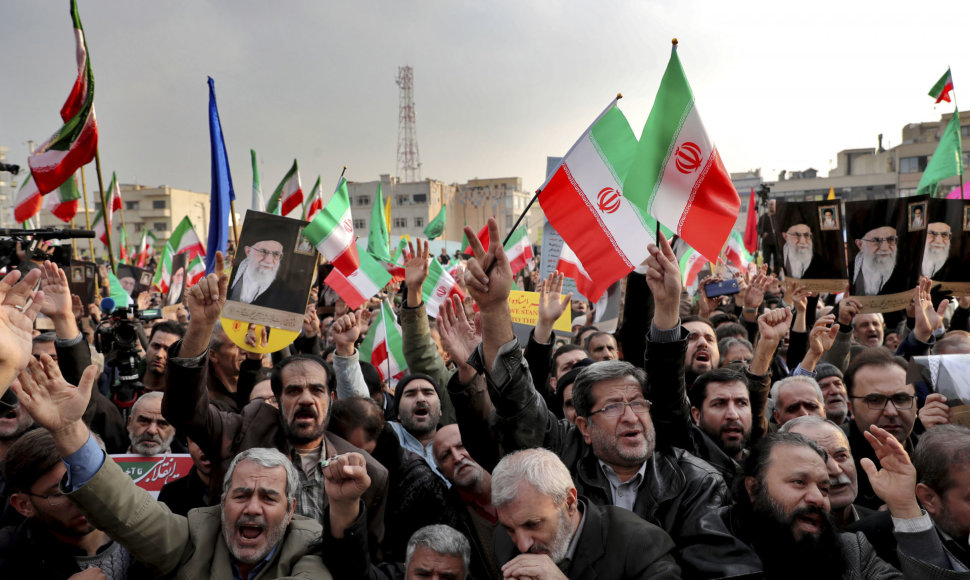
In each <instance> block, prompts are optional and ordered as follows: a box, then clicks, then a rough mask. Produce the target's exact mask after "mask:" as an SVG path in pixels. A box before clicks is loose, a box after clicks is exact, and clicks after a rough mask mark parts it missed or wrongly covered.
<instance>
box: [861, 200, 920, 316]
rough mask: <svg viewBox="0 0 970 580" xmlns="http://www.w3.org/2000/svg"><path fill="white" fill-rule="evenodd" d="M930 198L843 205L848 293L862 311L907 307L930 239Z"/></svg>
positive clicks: (894, 309)
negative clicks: (928, 220)
mask: <svg viewBox="0 0 970 580" xmlns="http://www.w3.org/2000/svg"><path fill="white" fill-rule="evenodd" d="M928 201H929V200H928V197H927V196H922V195H921V196H914V197H906V198H900V199H879V200H867V201H852V202H846V204H845V221H846V247H847V249H848V267H849V281H850V292H851V294H852V296H853V297H854V298H856V299H857V300H858V301H859V302H860V303H861V304H862V307H863V308H862V312H893V311H896V310H902V309H904V308H906V306H907V305H909V302H910V299H911V298H912V295H913V290H914V288H916V285H917V283H918V282H919V277H920V271H921V267H922V261H923V244H924V242H925V240H926V227H927V202H928Z"/></svg>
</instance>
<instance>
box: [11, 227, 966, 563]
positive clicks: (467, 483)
mask: <svg viewBox="0 0 970 580" xmlns="http://www.w3.org/2000/svg"><path fill="white" fill-rule="evenodd" d="M489 230H490V231H489V239H490V240H492V241H491V243H490V244H489V247H487V248H486V247H482V244H481V243H480V242H479V241H478V239H477V237H476V236H475V235H474V233H473V232H472V233H471V235H469V236H468V239H469V240H471V250H472V255H467V256H465V258H466V259H461V258H457V259H459V260H460V261H461V268H460V276H459V283H460V285H461V287H462V289H463V291H464V293H465V294H467V297H466V298H465V299H464V300H461V299H459V298H458V297H454V298H453V299H452V300H450V301H448V302H446V303H445V304H443V305H442V306H441V308H440V309H439V312H438V316H437V317H436V318H432V317H429V315H428V312H427V309H426V305H425V303H424V302H423V300H422V284H423V283H424V281H425V279H426V277H427V276H428V264H429V260H433V259H439V260H442V261H444V260H447V259H448V258H447V254H445V253H444V252H443V254H444V256H443V257H439V258H435V257H434V256H432V255H431V252H430V251H429V247H428V243H427V242H424V241H421V240H417V243H416V245H412V246H411V247H410V248H409V254H408V259H407V260H406V264H405V279H404V281H403V283H397V284H394V285H391V286H389V287H388V288H385V290H384V292H382V293H381V294H379V295H378V296H377V297H375V298H373V299H371V300H370V301H369V302H368V303H366V304H365V305H364V306H363V307H362V308H360V309H358V310H356V311H349V310H348V308H347V306H346V304H345V303H344V302H343V301H341V300H340V299H339V298H337V297H336V295H335V293H334V292H333V290H332V289H330V288H328V287H327V286H326V285H324V284H323V283H322V282H318V283H316V286H315V287H314V289H313V291H312V292H311V295H310V300H309V304H308V306H307V309H306V314H305V317H304V324H303V331H302V332H301V333H300V336H299V337H298V338H297V339H296V340H295V341H294V342H293V343H292V344H291V345H290V346H288V347H286V348H284V349H283V350H281V351H278V352H275V353H272V354H265V355H261V354H254V353H250V352H248V351H247V350H243V349H241V348H239V346H237V345H236V344H235V343H234V342H233V341H232V340H230V338H229V337H228V336H227V333H226V330H225V329H223V327H222V325H221V322H220V320H221V314H222V309H223V306H224V305H225V303H226V300H227V295H228V294H229V293H230V291H231V289H229V288H228V279H229V276H228V274H229V272H228V271H227V268H226V267H225V264H226V261H225V260H224V259H223V257H222V255H221V254H219V255H217V257H216V265H215V268H214V271H213V272H212V273H210V274H208V275H207V276H206V277H204V278H202V279H201V280H200V281H199V282H198V283H196V284H195V285H193V286H191V287H190V288H188V289H187V290H185V293H184V297H183V305H184V307H180V308H179V311H178V313H177V315H173V317H172V319H161V320H157V321H150V322H138V321H135V322H134V324H135V326H136V327H137V329H138V332H139V334H140V335H141V337H140V338H141V340H140V341H139V343H140V344H139V347H138V348H140V350H141V351H143V357H142V359H141V362H140V366H139V369H140V373H141V374H140V377H139V380H140V382H132V381H131V380H130V379H131V377H125V376H121V375H122V374H123V373H121V372H120V371H119V369H118V366H117V365H116V362H117V361H115V360H114V358H113V357H112V356H110V353H107V352H105V353H102V352H98V349H97V348H95V346H94V344H93V343H94V340H93V337H92V334H93V333H92V331H91V329H92V328H93V327H94V326H96V325H97V322H98V321H97V318H98V316H99V312H98V310H97V309H96V308H93V307H89V306H90V305H85V304H82V303H81V301H80V300H79V299H78V298H77V296H72V294H71V291H70V285H69V283H68V279H67V277H66V276H65V273H64V271H63V270H61V269H60V268H59V267H58V266H57V265H54V264H52V263H50V262H35V263H33V264H31V263H29V262H25V263H24V264H22V266H21V268H20V269H18V270H14V271H12V272H10V273H8V274H7V275H6V276H5V277H4V278H3V280H2V281H0V392H5V394H4V395H3V398H2V399H0V460H2V479H0V502H2V503H0V506H2V507H0V509H2V514H0V519H2V520H3V521H2V523H0V525H2V526H3V527H2V529H0V579H6V578H14V579H31V580H43V579H47V578H74V579H81V578H84V579H97V578H116V579H117V578H132V579H135V578H137V579H142V578H192V579H198V578H224V579H230V578H234V579H255V578H260V579H262V578H282V577H287V578H289V577H294V578H314V579H319V578H338V579H343V578H347V579H375V580H377V579H396V578H439V579H457V580H463V579H468V578H474V579H478V580H483V579H490V578H515V579H536V580H539V579H542V580H545V579H561V578H570V579H593V578H598V579H608V580H621V579H632V578H690V579H695V578H696V579H706V578H813V579H816V580H823V579H831V578H846V579H848V578H854V579H862V578H865V579H869V578H879V579H883V578H932V579H935V578H970V544H968V534H970V429H968V428H966V427H962V426H958V425H956V424H951V419H952V423H957V422H959V414H958V412H957V409H955V408H954V407H951V405H952V404H953V403H954V401H949V402H948V401H947V399H946V398H945V397H944V396H943V395H942V394H940V393H937V392H935V389H934V385H935V384H936V378H937V377H936V376H935V374H934V373H935V372H936V371H934V372H931V371H930V370H927V369H924V370H922V371H921V370H920V368H919V367H915V366H912V364H911V360H912V359H913V358H914V357H917V356H922V355H929V354H941V355H946V354H950V355H952V354H970V332H968V321H970V297H958V296H949V297H942V296H941V295H940V294H939V292H937V291H935V289H933V288H931V284H930V281H929V280H928V279H924V280H922V281H921V282H920V284H919V286H918V287H917V288H916V289H915V290H914V294H913V299H912V302H911V304H910V306H909V308H908V309H906V310H905V311H904V312H901V313H897V314H896V315H894V316H888V315H887V316H886V317H885V319H884V317H883V315H881V314H873V313H865V312H864V309H863V308H862V307H861V304H860V303H859V301H858V300H856V299H854V298H853V297H852V296H851V295H849V294H848V293H843V294H839V295H821V296H819V295H815V294H812V293H810V292H808V291H806V289H805V288H804V287H802V286H798V285H789V286H787V287H786V286H785V285H783V284H782V283H781V282H780V281H779V280H778V279H777V278H776V277H775V276H774V275H773V274H771V273H769V272H767V271H766V269H765V268H762V269H760V270H757V269H752V270H751V271H750V272H743V273H741V274H740V275H739V276H740V284H741V292H740V293H738V294H736V295H733V296H727V297H718V298H713V299H711V298H706V297H705V293H704V292H703V291H701V292H698V293H697V294H698V296H699V298H697V299H693V298H691V297H689V296H688V295H687V293H686V292H685V291H684V289H683V287H682V282H681V279H682V278H681V272H680V269H679V267H678V263H677V260H676V259H675V256H674V253H673V251H672V250H671V248H670V245H669V244H668V242H667V240H666V239H665V238H663V236H660V240H659V242H658V244H657V245H656V246H654V245H651V246H650V248H649V252H650V257H649V258H648V259H647V261H646V262H645V263H644V265H643V266H644V267H645V269H646V271H645V274H643V273H636V272H634V273H631V274H630V275H629V276H627V278H626V279H625V281H624V282H623V284H622V287H623V290H622V294H623V300H622V304H623V306H622V309H621V312H620V315H619V326H618V328H617V330H616V331H615V332H606V331H605V330H606V329H605V328H603V329H600V328H597V326H596V325H595V322H596V320H597V316H596V314H597V313H596V312H595V310H597V309H595V308H591V305H590V304H589V303H587V302H585V301H584V300H581V299H578V297H577V299H573V298H574V297H573V296H572V295H571V294H568V293H567V294H565V295H563V294H562V289H563V284H564V277H563V276H562V275H561V274H559V273H554V274H552V275H550V276H548V277H547V278H546V279H544V280H540V279H539V277H538V275H537V274H536V273H535V269H536V263H537V262H538V260H537V259H534V260H533V262H532V263H531V264H530V267H529V268H526V269H525V270H524V271H522V272H517V273H516V272H513V271H512V268H511V266H510V263H509V260H508V257H507V256H506V254H505V252H504V250H503V248H502V245H501V243H500V239H501V238H500V233H499V231H498V227H497V225H496V223H495V221H494V220H490V221H489ZM468 232H471V230H470V229H469V230H468ZM265 254H268V255H270V258H275V260H277V261H278V260H279V259H280V256H279V255H271V254H272V253H271V252H265ZM270 258H266V259H270ZM639 271H640V272H642V271H643V269H642V268H641V269H640V270H639ZM514 281H518V283H519V286H520V287H524V288H525V289H527V290H529V289H534V290H535V291H537V292H538V293H539V305H538V320H537V322H536V324H535V326H534V328H530V329H527V330H528V338H527V340H526V342H525V344H522V343H521V342H520V339H519V338H517V335H516V333H515V329H514V327H513V322H512V315H511V310H510V305H509V294H510V289H511V288H512V286H513V282H514ZM709 281H710V280H704V281H702V282H701V286H702V288H703V286H704V285H706V284H707V283H708V282H709ZM254 284H262V283H259V282H254ZM266 286H267V284H262V287H261V288H265V287H266ZM258 291H261V290H256V287H255V286H254V292H258ZM244 292H245V290H244ZM382 301H387V302H389V303H391V304H393V305H394V310H395V312H396V315H397V318H398V321H399V324H400V329H401V335H402V342H403V356H404V359H405V362H406V367H407V370H406V372H405V373H404V374H403V376H400V377H399V378H397V380H396V381H395V382H394V384H392V385H389V384H388V383H387V381H382V379H381V377H382V374H381V372H379V371H378V369H377V368H375V367H374V366H372V365H371V364H369V363H366V362H362V361H361V360H360V353H359V351H358V347H359V346H360V344H361V341H362V340H363V338H364V336H365V334H366V331H367V329H368V327H369V326H370V324H371V320H372V315H371V312H372V311H373V310H375V309H376V310H380V308H381V303H382ZM567 310H572V315H573V318H574V320H576V319H578V320H576V322H577V323H576V324H574V325H573V328H572V334H571V335H569V334H563V333H561V332H559V331H556V332H554V331H553V326H554V323H555V322H556V321H557V320H559V319H560V317H561V316H562V315H563V313H564V312H566V311H567ZM41 320H42V321H43V322H44V324H43V325H42V327H43V328H47V329H50V328H53V330H46V331H44V332H41V331H40V330H38V329H37V327H38V326H41V325H40V324H38V322H39V321H41ZM886 320H890V321H892V320H898V321H899V324H898V325H897V326H892V327H887V325H886V322H885V321H886ZM614 326H615V325H614ZM142 331H144V332H142ZM519 337H525V334H524V333H523V334H520V335H519ZM249 338H250V339H253V337H252V336H250V337H249ZM106 355H107V357H106ZM939 372H943V371H942V370H941V371H939ZM385 374H386V373H385ZM125 381H127V382H126V383H125V384H128V385H130V384H137V385H138V387H137V389H136V391H135V392H134V393H128V394H126V395H125V396H119V391H118V388H117V387H118V385H120V384H121V383H123V382H125ZM179 453H188V454H190V455H191V458H192V462H193V467H192V469H191V471H189V472H188V473H187V474H186V475H184V476H183V477H181V478H179V479H176V480H174V481H172V482H170V483H168V484H167V485H166V486H165V487H164V488H162V490H161V492H160V493H159V494H158V497H157V499H156V498H155V497H154V496H153V495H152V494H150V493H149V492H148V491H146V490H145V489H143V488H141V487H139V486H137V485H136V484H135V482H134V481H133V480H132V477H131V476H130V475H129V474H128V473H126V472H125V471H124V470H123V469H122V468H121V467H119V465H118V464H117V463H116V462H115V461H114V460H113V459H112V455H113V454H136V455H143V456H147V457H157V456H164V455H167V454H179Z"/></svg>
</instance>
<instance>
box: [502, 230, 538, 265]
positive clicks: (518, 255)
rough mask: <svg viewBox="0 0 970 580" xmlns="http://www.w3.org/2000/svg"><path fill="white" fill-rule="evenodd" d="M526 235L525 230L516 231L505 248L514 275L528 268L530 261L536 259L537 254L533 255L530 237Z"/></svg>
mask: <svg viewBox="0 0 970 580" xmlns="http://www.w3.org/2000/svg"><path fill="white" fill-rule="evenodd" d="M526 233H527V232H526V230H525V228H519V229H517V230H515V231H514V232H512V237H510V238H509V241H508V242H506V244H505V246H504V247H505V254H506V255H507V256H508V257H509V263H510V264H511V265H512V272H513V273H517V272H518V271H519V270H522V269H523V268H525V267H526V266H528V265H529V260H531V259H532V258H534V257H535V254H533V253H532V244H531V243H530V242H529V236H527V235H526Z"/></svg>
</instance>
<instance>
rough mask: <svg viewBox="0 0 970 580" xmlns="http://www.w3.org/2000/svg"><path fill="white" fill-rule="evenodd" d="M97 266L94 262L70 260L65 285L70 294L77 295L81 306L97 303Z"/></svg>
mask: <svg viewBox="0 0 970 580" xmlns="http://www.w3.org/2000/svg"><path fill="white" fill-rule="evenodd" d="M97 271H98V265H97V264H95V263H94V262H84V261H81V260H71V266H70V269H69V271H68V272H67V275H68V276H67V283H68V286H70V288H71V294H77V296H78V297H79V298H80V299H81V304H94V303H96V302H97V301H98V278H97Z"/></svg>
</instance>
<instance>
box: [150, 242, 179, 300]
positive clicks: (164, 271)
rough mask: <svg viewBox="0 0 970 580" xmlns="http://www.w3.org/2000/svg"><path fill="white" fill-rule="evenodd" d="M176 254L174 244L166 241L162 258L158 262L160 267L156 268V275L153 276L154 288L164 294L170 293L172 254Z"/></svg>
mask: <svg viewBox="0 0 970 580" xmlns="http://www.w3.org/2000/svg"><path fill="white" fill-rule="evenodd" d="M174 255H175V252H173V251H172V246H171V245H169V244H168V243H166V244H165V247H164V248H163V249H162V259H161V260H159V262H158V269H157V270H155V277H154V278H152V288H155V289H156V290H158V291H159V292H161V293H162V294H167V293H168V287H169V285H170V284H171V283H172V256H174Z"/></svg>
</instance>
